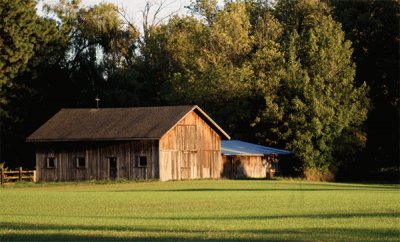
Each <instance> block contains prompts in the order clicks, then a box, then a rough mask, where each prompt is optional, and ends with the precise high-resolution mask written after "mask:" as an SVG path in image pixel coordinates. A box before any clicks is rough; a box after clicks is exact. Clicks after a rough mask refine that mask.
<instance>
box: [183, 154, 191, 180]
mask: <svg viewBox="0 0 400 242" xmlns="http://www.w3.org/2000/svg"><path fill="white" fill-rule="evenodd" d="M190 157H191V156H190V153H189V152H183V153H182V157H181V162H180V163H181V179H182V180H185V179H190V178H191V176H190V174H191V166H192V162H191V159H190Z"/></svg>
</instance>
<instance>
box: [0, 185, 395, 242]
mask: <svg viewBox="0 0 400 242" xmlns="http://www.w3.org/2000/svg"><path fill="white" fill-rule="evenodd" d="M399 201H400V191H399V187H398V186H396V185H358V184H340V183H308V182H301V181H264V180H236V181H233V180H205V181H180V182H154V181H153V182H140V183H135V182H129V183H126V182H123V183H104V184H96V183H66V184H49V185H46V184H39V185H33V186H31V185H27V186H26V185H12V186H5V187H3V188H0V204H1V209H0V241H10V240H12V241H35V240H36V241H45V240H48V241H62V240H64V241H77V240H80V241H87V240H104V241H109V240H115V239H117V240H118V239H119V240H133V239H136V240H141V241H155V240H170V241H176V240H214V241H247V240H253V241H254V240H260V241H261V240H263V241H265V240H271V241H277V240H291V241H293V240H295V241H310V240H311V241H350V240H351V241H354V240H358V241H399V240H400V202H399Z"/></svg>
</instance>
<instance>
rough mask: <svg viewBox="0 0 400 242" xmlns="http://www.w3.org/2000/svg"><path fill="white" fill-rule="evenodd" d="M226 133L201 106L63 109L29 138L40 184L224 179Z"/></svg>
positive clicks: (227, 137)
mask: <svg viewBox="0 0 400 242" xmlns="http://www.w3.org/2000/svg"><path fill="white" fill-rule="evenodd" d="M229 138H230V137H229V135H228V134H227V133H225V131H224V130H222V129H221V128H220V127H219V126H218V125H217V124H216V123H215V122H214V121H213V120H212V119H211V118H210V117H209V116H208V115H207V114H206V113H205V112H204V111H202V110H201V109H200V108H199V107H198V106H166V107H138V108H104V109H62V110H61V111H59V112H58V113H57V114H56V115H54V116H53V117H52V118H51V119H50V120H48V121H47V122H46V123H45V124H44V125H43V126H41V127H40V128H39V129H38V130H36V131H35V132H34V133H33V134H32V135H30V136H29V137H28V138H27V141H28V142H32V143H34V145H35V149H36V171H37V177H38V180H39V181H67V180H90V179H98V180H101V179H129V180H135V179H159V180H161V181H167V180H181V179H201V178H219V177H220V167H221V139H229Z"/></svg>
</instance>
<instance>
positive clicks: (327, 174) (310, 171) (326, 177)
mask: <svg viewBox="0 0 400 242" xmlns="http://www.w3.org/2000/svg"><path fill="white" fill-rule="evenodd" d="M303 178H304V179H305V180H306V181H324V182H332V181H334V180H335V175H334V174H333V173H332V172H331V171H330V170H329V169H325V170H323V171H321V170H319V169H317V168H306V169H304V171H303Z"/></svg>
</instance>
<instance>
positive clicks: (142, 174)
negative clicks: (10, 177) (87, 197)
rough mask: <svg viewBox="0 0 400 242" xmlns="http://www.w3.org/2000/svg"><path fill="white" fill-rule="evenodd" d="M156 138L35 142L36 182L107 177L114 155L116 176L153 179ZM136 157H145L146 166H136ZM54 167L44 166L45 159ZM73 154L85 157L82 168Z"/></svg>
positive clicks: (156, 166)
mask: <svg viewBox="0 0 400 242" xmlns="http://www.w3.org/2000/svg"><path fill="white" fill-rule="evenodd" d="M158 150H159V148H158V140H143V141H129V142H101V141H99V142H51V143H50V142H49V143H45V144H39V145H38V146H37V152H36V171H37V173H38V180H39V181H68V180H90V179H97V180H103V179H110V178H111V177H110V161H109V160H110V158H112V157H115V158H116V162H117V164H116V178H117V179H130V180H134V179H157V178H159V176H158V174H159V167H158V157H159V154H158ZM139 156H146V157H147V167H138V166H137V159H138V157H139ZM49 157H54V158H55V159H56V167H55V168H48V167H47V158H49ZM77 157H85V163H86V166H85V167H77V161H76V159H77Z"/></svg>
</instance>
